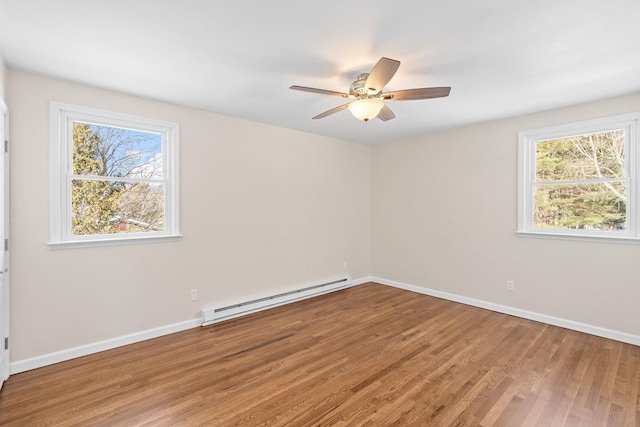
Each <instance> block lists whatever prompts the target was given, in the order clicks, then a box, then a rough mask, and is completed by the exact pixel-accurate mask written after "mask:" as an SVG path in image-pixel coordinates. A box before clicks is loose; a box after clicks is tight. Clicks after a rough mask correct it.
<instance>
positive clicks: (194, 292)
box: [191, 289, 198, 301]
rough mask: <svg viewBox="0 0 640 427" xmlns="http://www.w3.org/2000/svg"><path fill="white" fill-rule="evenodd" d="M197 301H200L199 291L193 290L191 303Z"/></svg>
mask: <svg viewBox="0 0 640 427" xmlns="http://www.w3.org/2000/svg"><path fill="white" fill-rule="evenodd" d="M197 300H198V290H197V289H191V301H197Z"/></svg>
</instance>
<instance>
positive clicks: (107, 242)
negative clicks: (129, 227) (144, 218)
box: [47, 234, 182, 250]
mask: <svg viewBox="0 0 640 427" xmlns="http://www.w3.org/2000/svg"><path fill="white" fill-rule="evenodd" d="M181 239H182V235H181V234H176V235H171V236H135V237H132V236H127V237H118V238H112V239H94V240H71V241H65V242H49V243H47V246H48V247H49V250H59V249H77V248H88V247H94V246H122V245H138V244H142V243H161V242H176V241H178V240H181Z"/></svg>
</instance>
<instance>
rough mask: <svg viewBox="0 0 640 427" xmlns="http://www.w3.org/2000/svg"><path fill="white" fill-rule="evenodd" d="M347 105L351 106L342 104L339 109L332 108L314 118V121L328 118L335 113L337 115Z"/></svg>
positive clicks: (347, 104)
mask: <svg viewBox="0 0 640 427" xmlns="http://www.w3.org/2000/svg"><path fill="white" fill-rule="evenodd" d="M349 104H351V103H350V102H347V103H346V104H342V105H341V106H339V107H336V108H332V109H331V110H329V111H325V112H324V113H321V114H318V115H317V116H315V117H314V119H323V118H325V117H327V116H330V115H332V114H335V113H337V112H339V111H342V110H345V109H346V108H347V107H348V106H349Z"/></svg>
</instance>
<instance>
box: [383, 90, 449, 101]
mask: <svg viewBox="0 0 640 427" xmlns="http://www.w3.org/2000/svg"><path fill="white" fill-rule="evenodd" d="M449 92H451V88H450V87H423V88H420V89H405V90H396V91H394V92H387V93H383V94H382V98H383V99H384V100H385V101H411V100H415V99H429V98H443V97H445V96H449Z"/></svg>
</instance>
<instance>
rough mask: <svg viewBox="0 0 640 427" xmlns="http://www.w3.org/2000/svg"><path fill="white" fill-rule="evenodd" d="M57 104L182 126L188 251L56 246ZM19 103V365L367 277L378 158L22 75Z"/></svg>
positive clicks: (15, 201)
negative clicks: (306, 288)
mask: <svg viewBox="0 0 640 427" xmlns="http://www.w3.org/2000/svg"><path fill="white" fill-rule="evenodd" d="M50 100H56V101H61V102H68V103H74V104H80V105H84V106H89V107H96V108H102V109H107V110H112V111H118V112H123V113H129V114H134V115H141V116H145V117H151V118H157V119H162V120H170V121H176V122H179V123H180V125H181V141H180V143H181V153H180V156H181V219H182V220H181V225H182V232H183V235H184V238H183V239H182V240H181V241H180V242H173V243H160V244H142V245H132V246H117V247H98V248H86V249H68V250H57V251H50V250H49V249H48V248H47V245H46V243H47V240H48V237H49V101H50ZM9 101H10V105H11V113H12V115H11V126H12V139H13V144H12V147H13V148H12V153H11V162H12V163H11V196H12V201H11V215H12V247H11V250H12V255H11V269H12V270H11V271H12V276H11V277H12V282H11V341H12V349H11V351H12V354H11V356H12V362H16V361H20V360H23V359H27V358H31V357H35V356H40V355H44V354H47V353H51V352H55V351H58V350H64V349H69V348H72V347H75V346H80V345H84V344H88V343H94V342H96V341H100V340H104V339H109V338H114V337H119V336H122V335H125V334H129V333H134V332H139V331H144V330H147V329H150V328H154V327H161V326H165V325H170V324H173V323H177V322H181V321H185V320H189V319H193V318H196V317H198V316H199V315H200V309H202V308H204V307H211V306H213V305H216V304H221V303H231V302H234V301H238V300H242V299H244V298H250V297H255V296H261V295H265V294H270V293H273V292H277V291H283V290H287V289H293V288H297V287H299V286H300V285H306V284H314V283H318V282H320V281H322V280H326V279H331V278H334V277H336V276H339V275H342V274H344V271H343V262H347V263H348V265H349V273H350V274H351V275H352V276H353V277H354V278H361V277H366V276H368V275H369V274H370V248H371V243H370V225H371V224H370V203H371V199H370V194H371V174H370V167H371V148H370V147H369V146H366V145H362V144H355V143H350V142H345V141H339V140H335V139H330V138H325V137H320V136H315V135H310V134H305V133H301V132H297V131H292V130H287V129H282V128H277V127H273V126H268V125H263V124H258V123H253V122H249V121H245V120H240V119H235V118H231V117H225V116H220V115H217V114H212V113H207V112H203V111H198V110H193V109H188V108H183V107H179V106H175V105H169V104H165V103H161V102H155V101H151V100H146V99H141V98H136V97H132V96H128V95H124V94H119V93H114V92H109V91H104V90H99V89H96V88H91V87H86V86H82V85H77V84H71V83H67V82H63V81H60V80H55V79H50V78H44V77H40V76H36V75H32V74H27V73H23V72H18V71H14V70H10V71H9ZM192 288H198V290H199V294H200V299H199V301H197V302H191V301H190V299H189V290H190V289H192Z"/></svg>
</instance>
